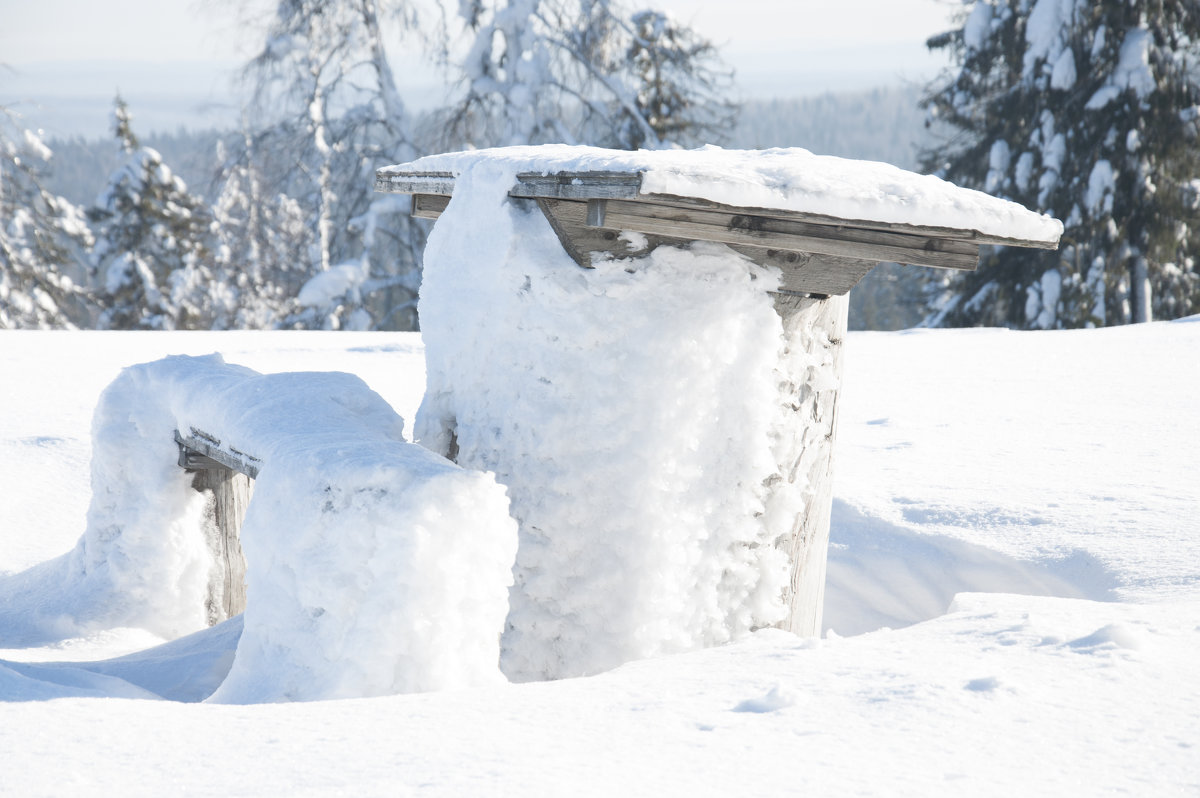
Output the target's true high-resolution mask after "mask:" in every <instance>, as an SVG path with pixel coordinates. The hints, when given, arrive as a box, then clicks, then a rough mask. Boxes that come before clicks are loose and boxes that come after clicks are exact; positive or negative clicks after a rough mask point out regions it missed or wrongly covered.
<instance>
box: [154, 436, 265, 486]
mask: <svg viewBox="0 0 1200 798" xmlns="http://www.w3.org/2000/svg"><path fill="white" fill-rule="evenodd" d="M175 442H176V443H177V444H179V448H180V452H179V465H180V466H182V467H184V468H189V469H201V468H206V467H211V466H209V465H208V464H207V463H205V462H204V461H203V460H199V459H195V456H196V455H199V456H201V457H203V458H208V459H209V460H212V461H214V462H215V463H217V464H218V465H220V466H221V467H223V468H228V469H230V470H233V471H237V472H238V473H239V474H245V475H246V476H248V477H250V478H251V479H253V478H255V477H257V476H258V469H259V466H260V465H261V464H262V461H261V460H260V459H259V458H257V457H255V456H254V455H251V454H246V453H245V452H240V451H238V450H237V449H234V448H233V447H230V446H225V447H222V446H221V441H220V440H218V439H217V438H214V437H213V436H211V435H209V434H207V433H204V432H201V431H200V430H197V429H192V430H190V434H188V435H183V434H181V433H180V432H179V430H176V431H175Z"/></svg>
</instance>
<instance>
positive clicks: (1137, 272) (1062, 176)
mask: <svg viewBox="0 0 1200 798" xmlns="http://www.w3.org/2000/svg"><path fill="white" fill-rule="evenodd" d="M968 6H969V8H968V10H967V13H966V14H965V16H964V17H963V18H962V19H963V24H962V27H961V28H959V29H957V30H954V31H952V32H950V33H946V34H943V35H941V36H937V37H934V38H933V39H931V40H930V41H929V46H930V47H931V48H933V49H948V50H949V51H950V52H951V54H952V55H953V57H954V59H955V62H956V63H957V64H958V70H957V74H955V75H954V76H953V77H952V79H949V80H948V81H944V82H940V83H939V84H937V85H935V86H934V87H933V88H932V89H931V91H930V93H929V94H928V95H927V97H926V98H925V100H924V103H925V105H926V107H927V109H928V111H929V113H930V119H931V120H932V121H934V122H936V123H939V124H941V123H944V124H946V125H948V127H949V129H950V130H952V131H953V132H954V133H953V135H952V136H951V137H950V138H949V139H948V140H946V141H945V142H944V144H942V145H941V146H940V147H936V148H934V149H932V150H930V151H927V152H926V153H925V158H924V165H925V167H926V168H927V169H928V170H930V171H935V172H938V173H940V174H942V175H944V176H946V177H947V178H949V179H950V180H952V181H954V182H956V183H959V184H961V185H966V186H971V187H974V188H979V189H982V190H984V191H987V192H989V193H992V194H996V195H999V196H1004V197H1008V198H1011V199H1013V200H1016V201H1017V202H1020V203H1021V204H1023V205H1026V206H1028V207H1031V208H1036V209H1038V210H1042V211H1045V212H1046V213H1051V214H1054V215H1056V216H1058V217H1059V218H1061V219H1063V221H1064V222H1065V225H1066V231H1065V234H1064V236H1063V241H1062V247H1061V249H1060V251H1058V252H1043V253H1030V252H1026V251H1024V250H1009V249H1000V250H998V251H994V252H990V253H988V254H987V255H985V258H984V261H983V263H982V264H981V267H980V269H979V271H978V272H975V273H969V274H961V275H954V276H950V277H943V278H940V279H939V280H938V281H937V282H936V283H935V284H934V285H933V286H932V289H933V290H932V292H931V294H932V300H931V306H932V313H931V315H930V319H929V321H930V323H933V324H942V325H976V324H987V325H1006V326H1012V327H1024V328H1055V327H1080V326H1087V325H1105V324H1122V323H1127V322H1135V321H1145V320H1148V319H1150V318H1151V317H1152V316H1153V317H1156V318H1175V317H1179V316H1183V315H1187V314H1190V313H1196V312H1197V311H1200V275H1198V273H1197V267H1196V263H1195V261H1194V256H1195V253H1196V252H1197V251H1198V245H1200V225H1198V222H1200V139H1198V138H1197V133H1198V125H1200V61H1198V60H1197V46H1198V45H1200V6H1197V4H1196V3H1194V2H1183V1H1182V0H976V1H975V2H971V1H970V0H968Z"/></svg>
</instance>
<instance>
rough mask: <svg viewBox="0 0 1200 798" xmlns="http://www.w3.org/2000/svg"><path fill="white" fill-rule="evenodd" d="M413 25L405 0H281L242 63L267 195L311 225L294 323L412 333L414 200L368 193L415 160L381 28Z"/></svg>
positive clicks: (417, 236)
mask: <svg viewBox="0 0 1200 798" xmlns="http://www.w3.org/2000/svg"><path fill="white" fill-rule="evenodd" d="M385 22H386V23H389V24H390V25H391V27H390V28H389V30H392V31H394V32H398V36H401V37H402V36H403V34H405V33H407V32H411V31H414V30H415V29H416V19H415V11H414V6H413V5H411V4H410V3H409V2H407V0H395V1H394V2H391V3H388V4H385V3H383V2H378V1H377V0H282V1H281V2H280V3H279V4H278V5H277V6H276V10H275V15H274V17H273V18H272V19H271V21H270V24H269V28H268V30H267V31H266V32H265V39H266V44H265V46H264V47H263V49H262V51H261V52H260V53H259V55H258V56H256V57H255V58H254V59H253V60H252V61H251V62H250V63H249V64H248V65H247V67H246V70H245V76H246V78H247V79H248V80H249V81H250V83H251V84H252V86H253V87H254V98H253V101H252V104H251V108H250V114H251V117H250V121H251V125H252V132H253V140H254V142H255V148H256V150H257V152H258V153H259V156H258V158H257V162H258V163H259V165H260V170H259V174H260V175H262V181H261V186H260V190H261V191H263V192H264V193H268V194H269V195H271V196H277V195H280V194H282V195H285V196H287V197H290V198H292V199H293V200H294V201H295V202H296V203H298V205H299V207H300V208H301V209H302V211H303V213H304V216H305V223H306V224H307V226H308V227H309V228H310V229H311V230H313V231H314V237H313V242H312V247H311V252H310V253H309V254H308V257H307V258H306V260H307V262H306V264H305V266H306V269H307V271H308V276H309V277H310V278H311V279H310V280H309V282H307V283H305V285H304V287H303V289H302V290H301V291H299V294H298V296H297V302H298V306H299V308H300V309H299V310H298V311H297V312H296V313H294V314H292V316H290V317H289V319H288V320H287V322H286V323H287V324H288V325H289V326H297V327H324V328H330V329H339V328H346V327H350V328H358V329H370V328H374V329H413V328H414V327H415V325H416V301H415V300H416V287H417V285H418V283H419V273H418V265H417V264H418V262H419V260H418V258H419V253H420V251H421V249H422V248H423V247H424V231H423V228H421V227H420V226H418V225H417V224H415V223H414V222H413V221H412V220H411V219H410V218H409V216H408V209H409V200H408V198H407V197H403V196H400V195H391V194H375V193H374V192H373V177H374V170H375V169H376V168H378V167H379V166H381V165H384V164H388V163H397V162H400V161H405V160H411V159H412V158H413V157H415V156H416V154H417V153H416V150H415V149H414V147H413V145H412V143H411V140H410V136H409V134H408V126H409V119H408V117H407V114H406V112H405V109H404V104H403V102H402V101H401V99H400V95H399V92H398V90H397V88H396V84H395V79H394V76H393V72H392V68H391V65H390V63H389V59H388V54H387V47H386V44H387V43H386V42H385V38H384V33H383V24H384V23H385Z"/></svg>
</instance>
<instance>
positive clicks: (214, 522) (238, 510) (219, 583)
mask: <svg viewBox="0 0 1200 798" xmlns="http://www.w3.org/2000/svg"><path fill="white" fill-rule="evenodd" d="M192 487H193V488H195V489H196V490H198V491H200V492H201V493H205V492H207V493H210V494H211V496H212V498H211V503H210V505H209V513H210V515H209V521H210V523H209V524H206V526H205V532H206V535H205V537H206V542H207V543H208V547H209V550H210V551H211V552H212V554H213V559H214V561H215V562H216V568H215V570H214V572H213V573H211V574H210V575H209V580H208V596H207V598H206V599H205V601H204V607H205V612H206V614H207V616H208V625H209V626H212V625H214V624H218V623H220V622H221V621H225V620H228V619H230V618H232V617H233V616H235V615H238V614H239V613H242V612H244V611H245V609H246V558H245V556H244V555H243V554H242V544H241V531H242V521H243V520H245V518H246V508H247V507H248V506H249V504H250V498H251V496H252V495H253V493H254V480H253V479H251V478H250V477H248V476H246V475H245V474H239V473H238V472H236V471H233V470H231V469H228V468H206V469H202V470H199V471H196V472H195V476H194V477H193V478H192Z"/></svg>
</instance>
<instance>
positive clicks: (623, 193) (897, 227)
mask: <svg viewBox="0 0 1200 798" xmlns="http://www.w3.org/2000/svg"><path fill="white" fill-rule="evenodd" d="M381 171H382V170H381ZM641 180H642V176H641V173H636V172H635V173H628V172H582V173H560V174H555V175H535V174H521V175H518V176H517V185H515V186H514V187H513V189H512V191H511V192H510V195H511V196H519V197H530V198H538V197H545V198H558V199H625V200H638V201H641V202H649V203H653V204H656V205H660V206H666V207H676V208H680V209H685V210H687V209H694V210H719V211H722V212H725V213H731V214H735V215H744V216H758V217H765V218H769V219H782V220H786V221H792V222H800V223H806V224H813V225H824V226H834V227H840V228H846V229H854V230H874V231H879V232H887V233H899V234H903V235H914V236H924V237H928V238H936V239H954V240H960V241H969V242H972V243H974V244H976V245H982V244H987V245H993V246H1017V247H1031V248H1035V249H1057V248H1058V241H1057V240H1055V241H1048V240H1032V239H1023V238H1015V237H1009V236H993V235H987V234H984V233H981V232H979V231H977V230H969V229H962V228H951V227H939V226H935V225H911V224H903V223H895V222H879V221H871V220H865V219H844V218H839V217H836V216H830V215H827V214H819V213H809V212H801V211H788V210H780V209H777V208H774V209H773V208H756V207H741V206H728V205H722V204H720V203H716V202H712V201H710V200H705V199H699V198H696V197H678V196H674V195H668V194H642V193H640V192H641ZM375 190H376V191H382V192H394V193H408V194H417V193H420V194H441V195H445V196H449V195H450V194H452V193H453V191H454V176H453V175H451V174H450V173H448V172H412V173H406V174H389V175H380V174H378V173H377V176H376V179H375ZM951 268H954V267H951Z"/></svg>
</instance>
